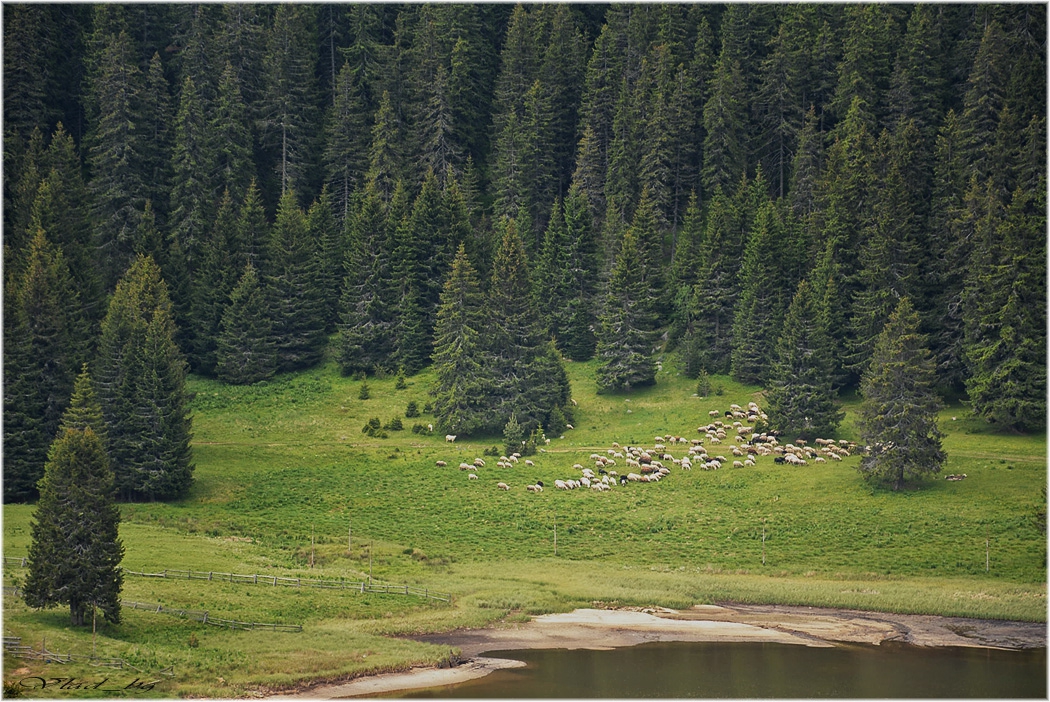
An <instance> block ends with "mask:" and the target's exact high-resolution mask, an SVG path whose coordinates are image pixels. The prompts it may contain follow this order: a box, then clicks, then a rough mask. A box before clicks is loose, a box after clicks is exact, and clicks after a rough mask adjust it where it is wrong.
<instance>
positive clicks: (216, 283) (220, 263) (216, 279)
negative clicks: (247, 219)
mask: <svg viewBox="0 0 1050 702" xmlns="http://www.w3.org/2000/svg"><path fill="white" fill-rule="evenodd" d="M239 249H240V246H239V245H238V238H237V210H236V209H235V206H234V204H233V200H232V199H231V198H230V193H229V192H226V193H225V195H224V196H223V199H222V201H221V202H220V203H219V211H218V213H217V214H216V216H215V221H214V222H213V223H212V225H211V228H210V232H209V234H208V237H207V239H206V240H205V241H204V243H203V246H202V250H201V261H200V266H199V268H198V270H197V275H196V276H195V280H194V285H193V289H192V291H191V308H192V312H191V314H190V323H191V324H192V334H191V337H192V340H193V342H192V353H191V354H189V357H190V365H191V367H192V368H193V369H194V371H195V372H197V373H201V374H203V375H212V374H214V373H215V348H216V338H217V337H218V334H219V323H220V321H221V320H222V314H223V310H224V309H226V304H227V303H228V302H229V297H230V291H231V290H232V289H233V286H234V285H235V284H236V282H237V281H236V268H235V266H236V265H237V261H238V260H239V259H240V258H241V257H242V255H241V252H240V250H239Z"/></svg>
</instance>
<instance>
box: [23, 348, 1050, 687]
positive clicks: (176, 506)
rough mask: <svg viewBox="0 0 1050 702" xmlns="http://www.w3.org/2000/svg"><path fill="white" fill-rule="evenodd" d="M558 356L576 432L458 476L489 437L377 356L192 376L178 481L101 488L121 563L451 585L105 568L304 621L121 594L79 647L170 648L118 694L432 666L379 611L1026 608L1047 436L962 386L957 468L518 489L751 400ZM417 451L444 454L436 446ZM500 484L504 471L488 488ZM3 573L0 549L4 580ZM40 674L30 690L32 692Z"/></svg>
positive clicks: (153, 591)
mask: <svg viewBox="0 0 1050 702" xmlns="http://www.w3.org/2000/svg"><path fill="white" fill-rule="evenodd" d="M568 371H569V375H570V377H571V379H572V382H573V391H574V397H575V398H576V400H577V401H578V403H579V407H578V411H577V415H576V417H575V420H574V426H575V429H572V430H566V432H565V434H564V436H563V437H555V436H552V437H550V438H551V443H550V445H549V446H546V447H545V452H544V453H541V454H538V455H536V456H534V457H532V459H533V460H534V462H535V466H534V467H527V466H525V465H524V463H519V464H518V465H517V466H516V467H514V468H512V469H508V470H503V469H500V468H495V467H493V465H494V463H495V460H496V459H494V458H489V457H486V461H487V463H488V465H487V466H486V467H485V468H481V469H480V470H479V471H478V476H479V479H478V480H468V479H467V474H466V473H465V472H462V471H460V470H459V469H458V468H457V467H456V466H458V464H459V463H460V462H461V461H466V462H468V463H469V462H472V461H473V459H474V458H476V457H480V456H482V454H483V451H484V449H486V448H488V447H490V446H493V445H501V444H502V438H501V437H488V438H487V439H485V438H482V439H477V440H469V441H468V440H464V439H459V440H457V441H456V442H455V443H454V444H449V443H446V442H445V441H444V436H443V435H438V434H436V433H435V434H433V435H425V434H416V433H412V432H411V431H409V429H410V428H411V426H412V425H413V424H414V423H417V422H418V423H422V424H424V425H425V424H427V423H428V422H432V421H433V417H431V416H429V415H424V416H423V417H420V418H418V419H405V418H404V416H403V415H404V411H405V407H406V406H407V404H408V402H409V401H411V400H414V401H416V402H417V403H418V404H419V406H420V407H422V406H423V405H424V404H426V403H427V402H428V401H429V400H430V397H429V394H428V391H429V388H430V384H431V382H432V378H431V376H430V375H429V374H428V373H423V374H421V375H418V376H416V377H414V378H410V379H409V382H408V388H407V389H404V390H395V388H394V385H395V383H394V379H393V378H392V377H391V378H386V379H370V380H369V381H368V383H369V386H370V388H371V399H369V400H365V401H361V400H358V399H357V397H358V392H359V389H360V381H357V380H351V379H348V378H342V377H340V376H339V374H338V372H337V370H336V368H335V366H334V365H332V364H329V365H327V366H325V367H323V368H319V369H315V370H312V371H309V372H306V373H302V374H296V375H290V376H285V377H281V378H279V379H277V380H275V381H272V382H269V383H264V384H260V385H258V386H253V387H248V388H243V387H227V386H224V385H222V384H220V383H217V382H213V381H207V380H202V379H194V380H193V381H192V382H191V390H192V391H194V392H195V393H196V398H195V400H194V411H195V417H194V432H195V439H194V452H195V459H196V463H197V471H196V478H197V480H196V484H195V486H194V487H193V489H192V491H191V492H190V494H189V496H188V497H187V498H186V499H184V500H182V501H180V502H178V503H172V504H133V505H124V506H123V507H122V512H123V518H124V522H123V523H122V525H121V534H122V538H123V540H124V543H125V547H126V552H127V553H126V556H125V560H124V565H125V566H126V567H127V568H129V569H131V570H146V571H158V570H162V569H164V568H168V569H194V570H215V571H222V572H236V573H262V574H275V575H296V574H299V575H302V576H304V577H308V576H309V577H346V578H350V579H360V578H367V577H368V575H369V571H370V570H371V574H372V577H373V578H374V579H375V580H377V581H382V582H394V583H408V584H415V585H420V586H424V587H429V588H432V589H436V590H444V591H450V592H452V593H453V594H454V596H455V599H454V602H453V603H452V604H451V605H446V604H443V603H435V602H425V601H423V600H421V599H419V598H414V597H405V596H397V595H379V594H360V593H355V592H345V591H329V590H314V589H309V588H302V589H292V588H274V587H265V586H261V585H250V584H236V585H234V584H230V583H218V582H202V581H192V582H187V581H177V580H157V579H146V578H136V577H128V578H127V580H126V581H125V588H124V597H125V598H126V599H129V600H138V601H147V602H156V603H159V604H163V605H164V606H165V607H185V608H190V609H197V610H208V611H209V612H210V613H211V615H212V616H214V617H221V618H227V619H242V620H252V621H260V622H284V623H296V624H303V626H304V630H303V631H302V632H301V633H274V632H238V631H226V630H220V629H215V628H213V627H208V626H205V625H201V624H198V623H194V622H187V621H184V620H179V619H175V618H171V617H167V616H165V615H162V614H154V613H148V612H141V611H130V610H129V611H126V612H125V620H126V621H125V623H124V624H122V625H121V626H119V627H111V626H103V627H101V628H100V632H99V636H98V639H97V644H96V645H97V649H98V652H99V654H100V655H105V656H112V657H121V658H124V659H125V660H127V661H128V662H130V663H132V664H133V665H135V666H136V667H137V668H139V669H141V670H142V671H144V673H143V674H153V673H155V671H158V670H160V669H163V668H167V667H169V666H174V668H173V670H174V673H175V675H174V677H172V678H164V677H161V676H156V675H154V676H153V677H152V678H150V679H151V680H152V679H157V680H162V682H160V683H158V684H157V685H156V686H155V687H154V688H153V689H152V690H149V691H148V692H143V691H139V693H138V694H139V696H142V695H146V696H158V697H170V696H176V695H208V696H234V695H244V694H248V693H249V692H250V691H252V690H258V689H262V688H272V687H280V686H288V685H293V684H296V683H299V682H302V681H306V680H310V679H318V678H327V679H331V678H337V677H341V676H348V675H356V674H360V673H365V672H370V671H376V670H390V669H397V668H401V667H407V666H409V665H413V664H421V663H429V664H433V663H436V662H438V661H440V660H441V659H442V658H443V657H445V656H447V655H448V654H449V651H447V650H444V649H442V648H440V647H435V646H429V645H424V644H420V643H415V642H412V641H406V640H403V639H394V638H389V635H391V634H409V633H417V632H418V633H421V632H430V631H440V630H447V629H452V628H456V627H464V626H482V625H485V624H488V623H491V622H495V621H499V620H510V621H513V620H517V619H521V618H524V617H526V616H527V615H530V614H536V613H542V612H550V611H564V610H569V609H572V608H574V607H577V606H584V605H586V606H590V605H592V604H593V603H595V602H600V603H605V604H632V605H648V604H656V605H664V606H670V607H684V606H688V605H690V604H694V603H701V602H713V601H722V600H736V601H749V602H779V603H785V604H787V603H790V604H813V605H826V606H843V607H856V608H863V609H873V610H887V611H902V612H925V613H938V614H952V615H962V616H974V617H988V618H1008V619H1026V620H1038V621H1045V618H1046V536H1045V532H1044V518H1041V516H1040V513H1041V512H1042V513H1043V514H1045V509H1046V504H1045V496H1044V493H1043V492H1042V488H1043V487H1044V486H1045V484H1046V477H1047V474H1046V439H1045V435H1038V436H1007V435H1000V434H996V433H993V432H991V431H989V429H988V427H987V426H986V425H984V424H983V423H982V422H980V421H978V420H976V419H974V418H972V417H971V416H970V412H969V410H968V408H966V407H965V406H962V405H955V406H951V407H948V408H947V409H945V411H944V412H943V413H942V416H941V426H942V429H943V431H944V432H945V433H946V435H947V436H946V439H945V444H944V445H945V450H946V451H947V454H948V456H949V460H948V463H947V464H946V465H945V466H944V474H949V473H966V474H967V476H968V477H967V479H966V480H963V481H960V482H948V481H945V480H943V479H931V480H929V481H928V482H926V483H924V484H923V485H921V486H916V487H914V488H912V489H908V490H905V491H902V492H900V493H894V492H891V491H888V490H883V489H877V488H875V489H873V488H872V487H870V486H868V485H866V484H865V483H864V482H863V481H862V480H861V479H860V476H859V474H858V473H857V471H856V470H855V466H856V462H857V461H858V460H859V459H858V458H857V457H851V458H848V459H847V460H845V461H843V462H841V463H834V462H829V463H827V464H813V463H811V464H810V465H809V466H805V467H792V466H788V465H776V464H774V463H773V461H772V458H760V459H759V462H758V465H756V466H755V467H753V468H744V469H733V468H729V467H724V468H723V469H721V470H718V471H711V472H708V471H702V470H699V469H694V470H692V471H689V472H685V471H680V470H679V471H676V472H674V473H672V475H671V476H669V477H668V478H667V479H666V480H664V481H662V482H660V483H657V484H650V485H643V484H630V485H627V486H624V487H617V488H616V489H614V490H612V491H609V492H605V493H595V492H592V491H589V490H577V491H572V492H563V491H558V490H554V489H553V488H552V487H548V489H547V490H545V491H544V492H543V493H541V494H532V493H529V492H526V491H525V489H524V486H525V485H526V484H529V483H533V482H535V481H536V480H543V481H544V483H546V484H547V485H548V486H552V484H553V482H554V480H555V479H556V478H568V477H573V476H574V475H576V476H577V477H578V472H577V471H573V470H572V468H571V466H572V465H573V464H574V463H576V462H581V463H584V464H585V465H587V464H589V463H590V462H589V461H588V456H589V455H590V454H591V453H593V452H599V453H604V452H605V451H606V449H608V448H609V447H611V446H612V443H613V442H619V443H620V444H642V445H645V444H648V445H652V443H653V442H654V438H655V437H656V436H659V435H664V434H669V433H670V434H678V435H684V436H686V437H689V438H692V437H698V436H699V435H698V434H697V433H696V427H697V426H698V425H699V424H703V423H706V422H707V421H708V415H707V413H708V411H709V410H719V411H722V410H725V409H726V408H728V406H729V404H730V403H734V402H735V403H738V404H745V403H746V402H748V401H751V400H755V401H757V402H759V404H762V399H761V395H760V393H759V392H758V391H759V389H758V388H755V387H748V386H742V385H739V384H737V383H734V382H732V381H731V380H729V379H727V378H722V377H716V378H714V385H715V386H716V387H717V388H720V389H721V394H716V395H712V396H710V397H706V398H699V397H696V396H694V394H693V393H694V389H695V388H694V383H693V382H692V381H690V380H688V379H686V378H684V377H682V376H680V375H678V374H677V371H676V369H675V367H674V363H673V359H671V360H669V361H668V362H667V363H666V364H665V366H664V369H663V370H662V371H661V373H660V375H659V378H658V381H659V382H658V384H657V385H656V386H655V387H653V388H649V389H645V390H642V391H636V392H633V393H631V394H629V395H624V394H613V395H602V396H598V395H596V394H595V393H594V382H593V378H594V365H593V363H588V364H574V363H569V364H568ZM855 407H856V401H855V400H848V401H847V403H846V408H847V410H848V411H849V414H848V415H847V419H846V421H845V422H844V423H843V426H842V428H841V430H840V433H839V436H838V437H837V438H846V439H855V438H857V437H856V430H855V428H854V426H853V423H852V421H853V416H854V413H853V411H852V410H853V409H855ZM372 417H378V418H379V419H380V420H381V422H383V423H384V424H385V423H386V422H388V421H389V420H390V419H392V418H394V417H401V418H402V421H403V422H404V424H405V430H404V431H391V432H389V438H386V439H376V438H369V437H367V436H365V435H364V434H362V433H361V427H362V426H363V425H364V424H365V423H366V422H367V421H368V420H369V419H370V418H372ZM725 449H726V451H725V453H726V455H728V446H726V447H725ZM683 451H684V449H683V448H677V449H673V450H671V452H672V453H674V454H675V455H676V456H678V455H680V454H681V453H682V452H683ZM712 453H715V451H712ZM437 460H444V461H446V462H448V464H449V466H448V467H446V468H438V467H436V466H435V461H437ZM617 468H623V466H617ZM498 481H503V482H506V483H508V484H510V485H511V486H512V490H510V491H509V492H503V491H500V490H497V489H496V483H497V482H498ZM31 514H32V507H29V506H5V509H4V555H5V556H22V555H25V553H26V552H27V549H28V545H29V523H30V517H31ZM351 529H352V544H351V548H350V549H348V543H347V540H348V536H349V534H348V532H349V531H350V530H351ZM555 534H556V542H555ZM311 561H312V563H313V567H312V568H311V567H310V564H311ZM22 573H24V571H21V570H20V569H18V568H15V567H5V569H4V583H5V585H9V584H13V583H16V582H17V580H18V578H19V577H20V575H21V574H22ZM4 607H5V613H4V633H5V635H6V636H12V635H14V636H22V638H23V640H24V641H25V642H27V643H33V642H36V645H37V647H39V643H40V640H41V639H43V638H45V637H46V642H47V648H48V649H49V650H52V651H57V652H63V653H68V652H74V653H90V651H91V646H92V636H91V632H90V631H86V632H84V631H74V630H71V629H70V628H69V626H68V614H67V613H66V612H64V611H61V610H53V611H47V612H43V613H41V612H33V611H30V610H28V609H27V608H25V606H24V605H23V604H22V603H21V602H20V601H19V600H17V599H15V598H13V597H5V600H4ZM56 668H59V666H55V665H50V666H46V667H45V666H41V665H39V664H32V665H29V664H24V663H23V662H22V661H18V660H12V659H7V658H5V666H4V677H5V680H7V681H10V680H14V679H18V678H20V677H24V676H25V675H27V674H32V675H37V674H43V673H42V671H44V670H46V672H47V675H48V676H50V677H59V676H62V677H68V676H71V675H81V676H86V677H87V678H89V679H93V680H99V679H101V677H104V675H105V674H103V673H100V672H99V671H100V669H98V668H91V667H88V666H83V667H80V668H76V667H73V668H67V667H64V666H63V667H60V668H61V670H55V669H56ZM74 671H79V672H74ZM16 673H17V675H16ZM110 675H111V676H112V677H114V679H117V678H119V679H120V680H124V679H125V678H127V682H131V681H132V680H133V679H134V678H135V676H136V675H138V676H139V677H142V674H139V673H136V672H134V671H131V672H128V671H117V672H116V673H110ZM47 692H48V691H47V690H44V691H42V692H41V691H30V693H29V694H31V695H37V696H53V695H48V694H45V693H47ZM70 694H78V695H82V696H92V695H97V696H102V697H104V696H106V695H104V694H98V693H95V692H91V691H83V690H80V691H77V692H76V693H70ZM110 694H112V693H110ZM63 696H65V692H64V693H63Z"/></svg>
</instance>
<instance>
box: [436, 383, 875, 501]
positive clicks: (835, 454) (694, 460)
mask: <svg viewBox="0 0 1050 702" xmlns="http://www.w3.org/2000/svg"><path fill="white" fill-rule="evenodd" d="M708 414H709V416H710V417H711V418H712V421H711V422H710V423H709V424H706V425H702V426H699V427H697V432H699V433H700V434H701V438H697V439H688V438H686V437H684V436H657V437H654V442H653V444H652V445H651V446H644V447H643V446H622V445H620V444H619V443H617V442H613V444H612V447H611V448H609V449H607V450H606V452H605V454H600V453H592V454H591V455H590V460H591V461H592V462H593V464H594V467H593V468H592V467H590V466H585V465H583V464H582V463H575V464H574V465H573V466H572V470H573V474H572V476H571V477H566V478H559V479H558V480H555V481H554V487H555V488H557V489H558V490H576V489H583V488H586V489H590V490H592V491H594V492H606V491H608V490H612V489H614V488H615V487H617V486H618V485H620V486H623V485H627V484H628V483H656V482H659V481H661V480H663V479H664V478H666V477H668V476H669V475H671V472H672V470H671V467H672V466H674V467H675V468H676V469H678V470H692V469H693V468H694V467H696V468H699V469H702V470H718V469H719V468H721V467H722V466H723V465H727V464H731V465H732V466H733V467H734V468H747V467H750V466H754V465H755V464H756V462H757V460H758V458H759V457H760V456H774V459H773V462H774V463H778V464H791V465H797V466H804V465H808V463H809V461H813V462H814V463H826V462H827V461H828V459H831V460H835V461H841V460H842V459H843V458H845V457H847V456H850V455H851V454H852V453H853V452H855V451H856V448H857V446H856V444H854V443H853V442H850V441H846V440H840V441H837V442H836V441H835V440H833V439H816V440H815V441H814V442H813V445H812V446H811V445H809V443H808V442H806V441H804V440H802V439H796V440H795V442H794V443H787V444H781V443H780V441H779V440H778V438H777V436H776V434H775V433H774V432H768V433H767V432H761V433H756V432H755V427H756V426H757V425H759V424H764V423H766V422H768V420H769V418H768V417H767V416H766V414H765V412H763V411H762V410H761V409H760V408H759V406H758V405H757V404H756V403H754V402H751V403H748V406H747V407H746V408H744V407H741V406H740V405H736V404H733V405H730V406H729V410H728V411H726V412H725V413H724V414H723V413H721V412H718V411H716V410H712V411H711V412H709V413H708ZM716 417H717V419H715V418H716ZM745 422H746V423H745ZM445 439H446V441H449V442H453V441H455V437H454V436H446V437H445ZM722 444H725V448H721V445H722ZM676 446H680V447H688V448H687V449H686V451H685V453H684V454H680V457H679V458H675V457H674V455H673V454H672V453H671V451H673V450H674V448H675V447H676ZM716 447H718V448H716ZM727 454H728V455H727ZM520 460H521V454H519V453H513V454H511V455H510V456H500V458H499V460H498V461H496V464H495V465H496V467H498V468H503V469H508V468H513V467H514V466H515V465H516V464H518V462H519V461H520ZM621 462H622V464H621ZM523 463H524V465H525V466H528V467H534V466H535V464H534V463H533V462H532V461H531V460H524V461H523ZM437 465H438V467H445V466H447V465H448V463H447V462H446V461H437ZM485 466H486V463H485V460H484V459H482V458H475V459H474V461H473V463H460V464H459V468H460V470H462V471H467V472H468V473H467V479H468V480H478V479H479V478H478V473H479V469H481V468H484V467H485ZM621 469H622V471H625V472H621ZM496 487H497V488H498V489H500V490H510V489H511V487H510V485H509V484H507V483H506V482H502V481H501V482H498V483H497V484H496ZM544 487H546V485H544V483H543V481H542V480H537V481H536V482H535V483H531V484H529V485H526V486H525V489H526V490H528V491H529V492H533V493H540V492H543V489H544Z"/></svg>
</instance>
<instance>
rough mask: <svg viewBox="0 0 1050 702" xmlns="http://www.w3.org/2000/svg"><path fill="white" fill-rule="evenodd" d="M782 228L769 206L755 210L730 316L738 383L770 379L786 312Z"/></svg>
mask: <svg viewBox="0 0 1050 702" xmlns="http://www.w3.org/2000/svg"><path fill="white" fill-rule="evenodd" d="M786 234H787V228H786V227H785V226H784V222H783V221H782V219H781V218H780V215H779V213H778V212H777V210H776V206H775V205H773V203H772V202H767V203H766V204H765V205H763V206H762V208H761V209H760V210H759V211H758V215H757V216H756V218H755V225H754V228H753V229H752V231H751V234H750V237H749V239H748V242H747V248H746V249H745V251H744V261H743V265H741V267H740V277H741V278H742V279H743V280H744V285H743V289H742V290H741V292H740V298H739V300H738V302H737V306H736V310H735V311H734V315H733V352H732V365H731V372H732V374H733V377H734V378H736V379H737V380H739V381H740V382H743V383H757V384H763V383H765V382H766V381H767V380H768V379H769V373H770V369H771V367H772V362H773V359H774V351H775V347H776V341H777V337H779V335H780V329H781V324H782V321H783V318H784V313H785V310H786V308H787V301H786V298H787V295H786V294H785V291H784V288H785V286H788V285H790V283H789V281H790V280H791V277H790V275H789V274H788V270H789V269H788V265H790V254H789V248H788V247H787V246H785V242H784V239H785V237H786Z"/></svg>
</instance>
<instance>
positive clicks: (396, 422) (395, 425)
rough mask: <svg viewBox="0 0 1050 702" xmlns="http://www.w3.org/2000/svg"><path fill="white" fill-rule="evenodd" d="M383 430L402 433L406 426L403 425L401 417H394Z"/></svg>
mask: <svg viewBox="0 0 1050 702" xmlns="http://www.w3.org/2000/svg"><path fill="white" fill-rule="evenodd" d="M383 428H384V429H389V430H390V431H401V430H402V429H404V428H405V426H404V425H403V424H402V423H401V417H394V418H393V419H391V420H390V421H389V422H387V423H386V426H385V427H383Z"/></svg>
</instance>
